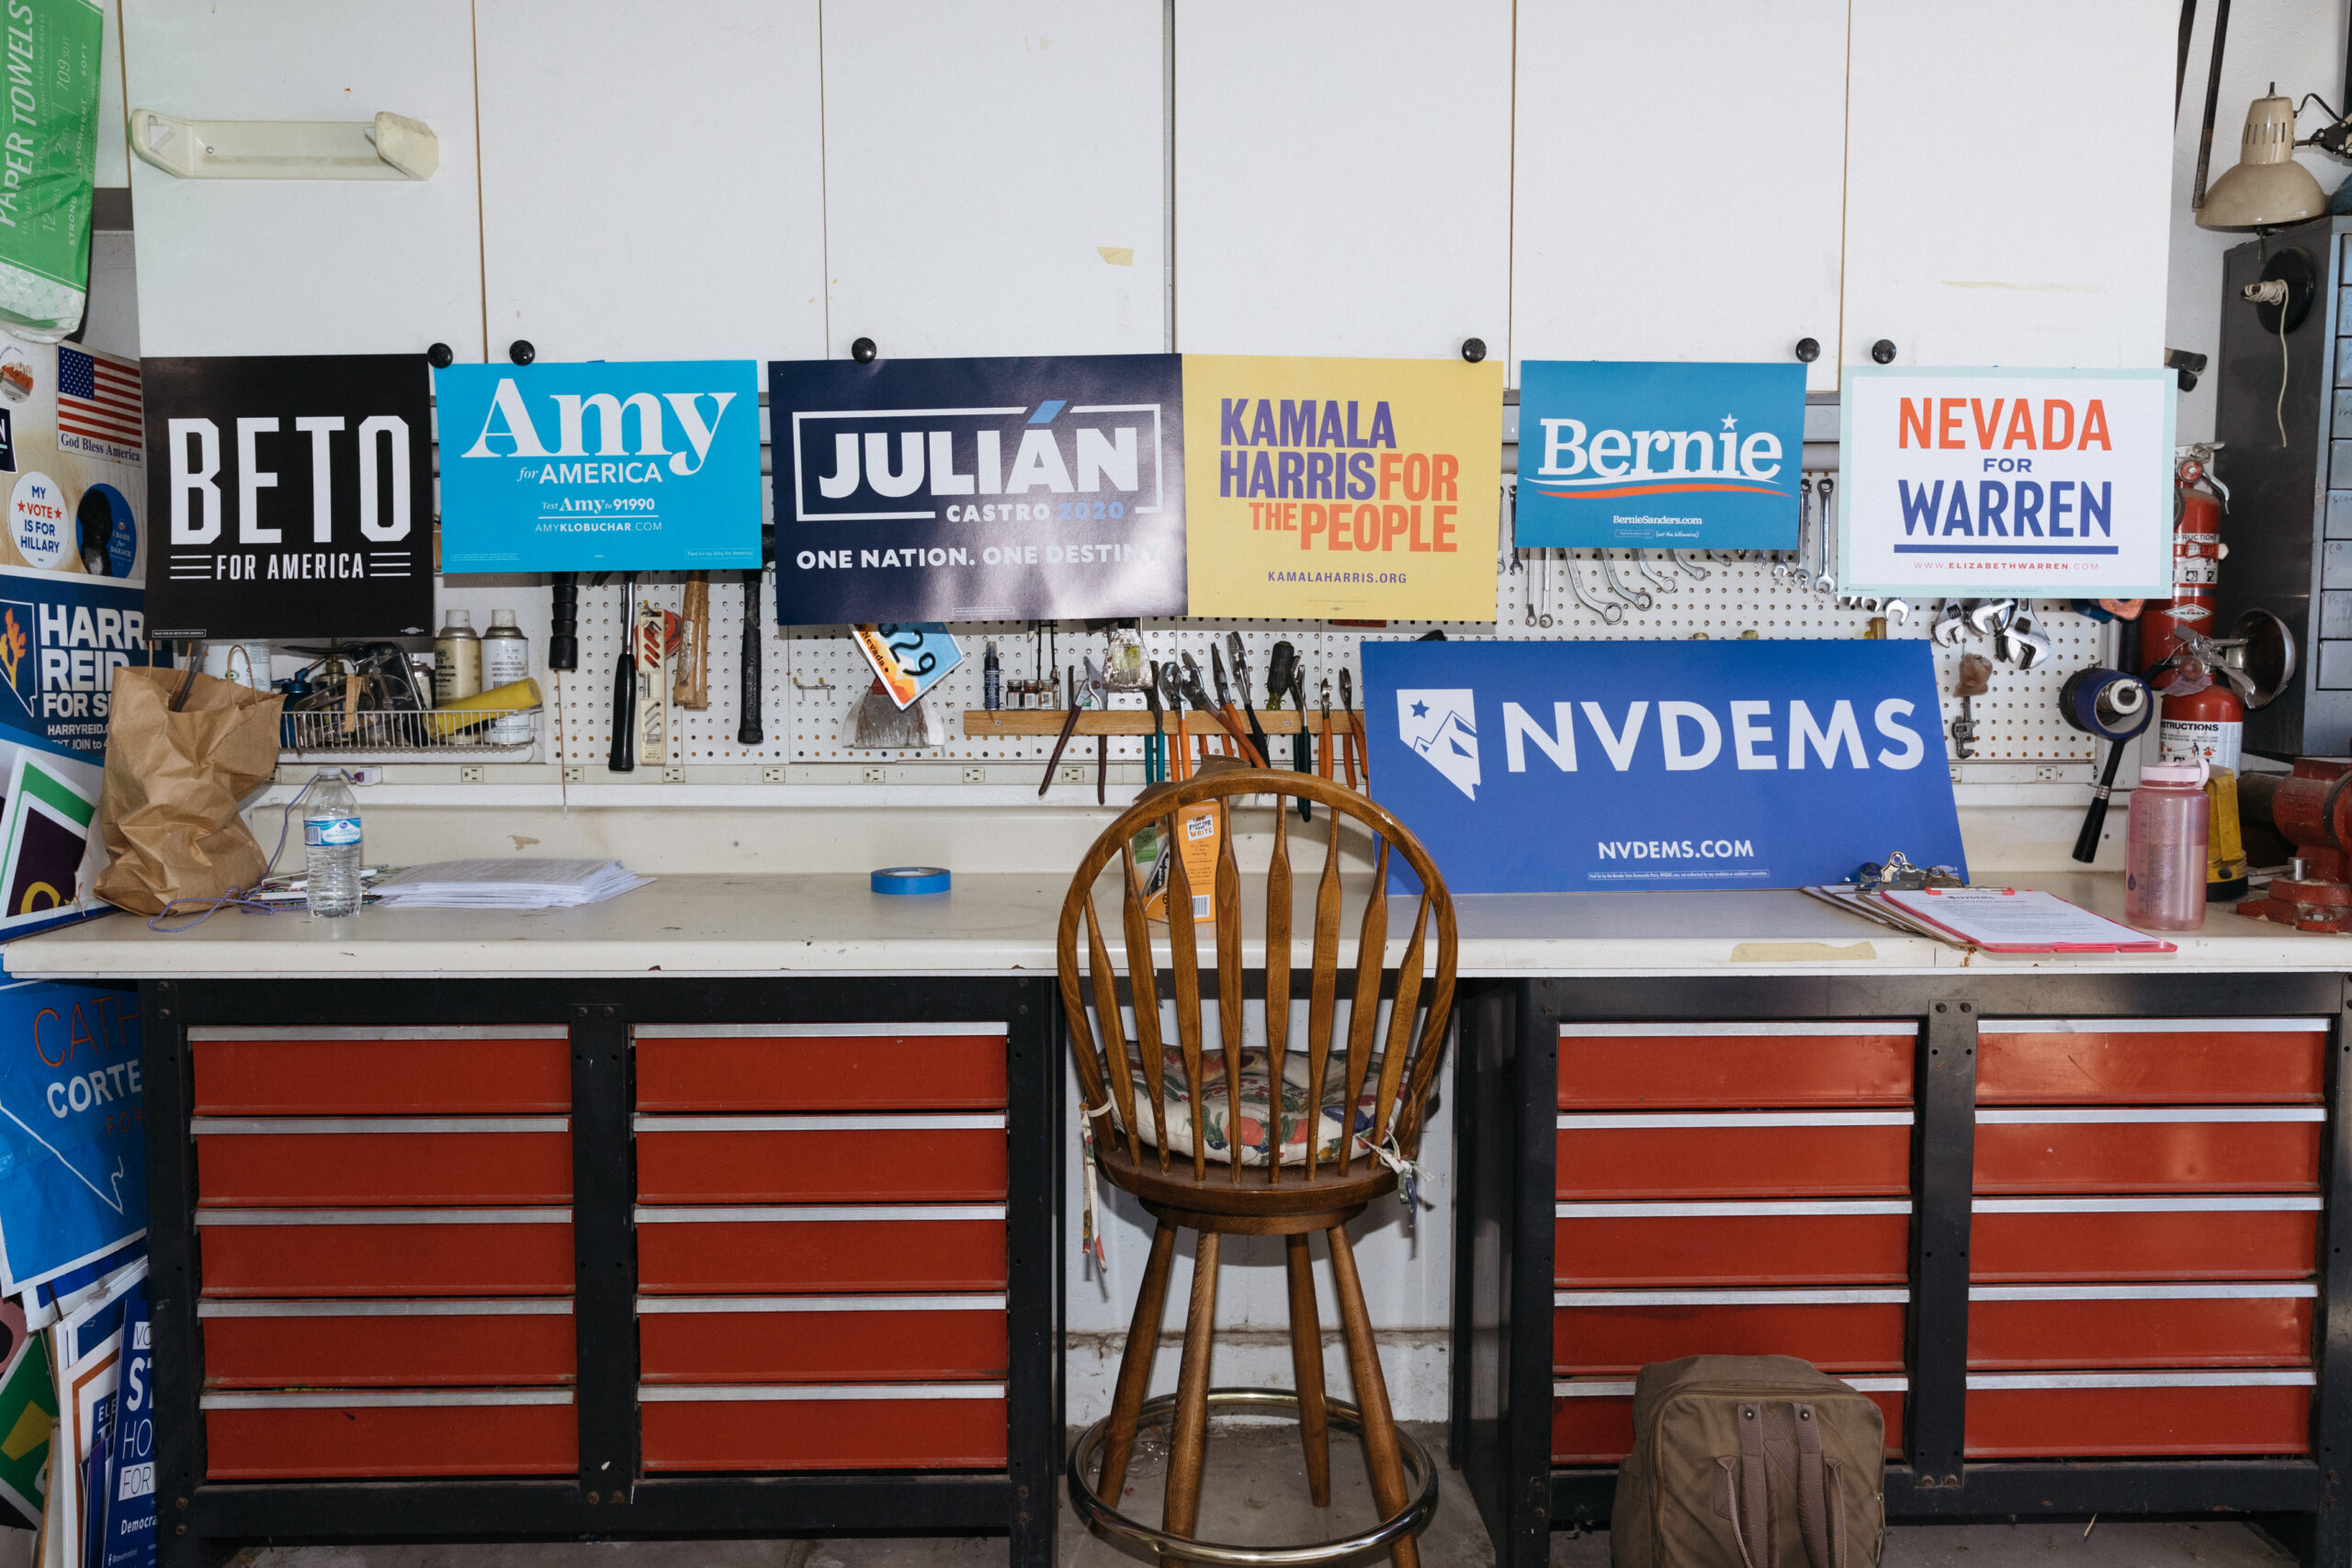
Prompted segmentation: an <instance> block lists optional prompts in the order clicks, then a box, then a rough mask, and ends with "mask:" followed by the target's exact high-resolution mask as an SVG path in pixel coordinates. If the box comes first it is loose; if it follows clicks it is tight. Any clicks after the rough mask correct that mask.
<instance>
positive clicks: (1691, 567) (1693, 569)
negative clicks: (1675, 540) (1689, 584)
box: [1666, 550, 1715, 582]
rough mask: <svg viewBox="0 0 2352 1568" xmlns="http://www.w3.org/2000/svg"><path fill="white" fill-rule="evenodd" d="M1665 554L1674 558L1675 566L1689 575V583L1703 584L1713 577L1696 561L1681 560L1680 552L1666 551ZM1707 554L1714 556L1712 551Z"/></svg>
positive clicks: (1710, 572)
mask: <svg viewBox="0 0 2352 1568" xmlns="http://www.w3.org/2000/svg"><path fill="white" fill-rule="evenodd" d="M1666 553H1667V554H1668V555H1669V556H1672V557H1673V558H1674V564H1675V565H1677V566H1679V567H1680V568H1681V569H1682V570H1684V571H1685V572H1687V573H1688V574H1690V578H1691V581H1693V582H1704V581H1707V579H1709V578H1711V577H1713V576H1714V575H1715V574H1714V573H1713V572H1712V571H1709V570H1707V569H1706V568H1705V567H1703V566H1701V565H1700V564H1699V563H1698V562H1696V561H1691V560H1685V559H1683V558H1682V552H1681V551H1680V550H1668V551H1667V552H1666ZM1707 553H1708V554H1709V555H1713V554H1714V552H1713V550H1710V551H1708V552H1707Z"/></svg>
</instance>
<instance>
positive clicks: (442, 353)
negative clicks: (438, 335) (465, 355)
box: [424, 343, 458, 370]
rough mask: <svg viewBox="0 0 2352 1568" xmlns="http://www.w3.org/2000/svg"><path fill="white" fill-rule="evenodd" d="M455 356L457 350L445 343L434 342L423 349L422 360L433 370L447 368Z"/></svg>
mask: <svg viewBox="0 0 2352 1568" xmlns="http://www.w3.org/2000/svg"><path fill="white" fill-rule="evenodd" d="M457 357H458V354H457V351H456V350H455V349H453V348H451V347H450V346H449V345H448V344H446V343H436V344H434V345H433V346H432V347H430V348H428V349H426V350H425V351H424V362H425V363H426V364H427V365H430V366H431V367H433V368H435V370H447V368H449V367H450V365H451V363H452V362H454V361H455V360H456V359H457Z"/></svg>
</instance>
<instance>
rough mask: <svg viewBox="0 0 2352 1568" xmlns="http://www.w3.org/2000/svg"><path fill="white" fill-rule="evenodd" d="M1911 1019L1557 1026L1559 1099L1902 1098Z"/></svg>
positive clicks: (1792, 1101)
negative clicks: (1845, 1021)
mask: <svg viewBox="0 0 2352 1568" xmlns="http://www.w3.org/2000/svg"><path fill="white" fill-rule="evenodd" d="M1917 1053H1918V1043H1917V1031H1916V1029H1915V1027H1914V1026H1913V1025H1911V1024H1908V1023H1564V1024H1562V1025H1560V1104H1561V1106H1562V1107H1563V1108H1564V1109H1565V1108H1571V1107H1581V1108H1586V1109H1591V1110H1600V1109H1603V1108H1607V1107H1611V1106H1642V1105H1655V1106H1696V1105H1722V1106H1767V1105H1908V1104H1910V1103H1911V1073H1912V1064H1913V1058H1914V1057H1915V1056H1916V1055H1917Z"/></svg>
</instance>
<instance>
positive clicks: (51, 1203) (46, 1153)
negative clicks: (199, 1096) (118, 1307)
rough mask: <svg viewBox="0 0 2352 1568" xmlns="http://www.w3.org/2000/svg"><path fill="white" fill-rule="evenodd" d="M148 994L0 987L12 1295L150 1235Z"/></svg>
mask: <svg viewBox="0 0 2352 1568" xmlns="http://www.w3.org/2000/svg"><path fill="white" fill-rule="evenodd" d="M141 1070H142V1069H141V1063H140V1056H139V996H138V993H136V992H134V991H116V990H107V989H105V988H103V987H96V986H68V985H59V984H56V983H53V982H49V981H24V982H20V983H17V984H15V985H5V986H0V1292H5V1293H6V1294H8V1295H12V1296H13V1295H16V1294H17V1293H18V1292H21V1291H24V1290H26V1289H27V1288H28V1287H29V1286H32V1285H34V1284H37V1283H39V1282H40V1281H41V1280H48V1279H51V1278H53V1277H55V1276H56V1275H59V1274H62V1273H63V1272H65V1271H66V1270H68V1269H73V1268H74V1267H75V1266H77V1265H79V1264H82V1263H85V1262H87V1261H88V1260H89V1259H91V1258H96V1257H99V1256H101V1255H103V1254H105V1253H107V1252H110V1251H112V1250H114V1249H115V1248H117V1247H120V1246H121V1245H122V1244H123V1243H124V1242H126V1241H129V1240H131V1239H132V1238H134V1237H137V1236H141V1235H145V1234H146V1231H147V1175H146V1171H147V1162H146V1157H145V1143H144V1134H143V1132H142V1130H141V1114H142V1106H143V1104H144V1100H145V1094H144V1090H145V1088H146V1086H145V1084H144V1083H143V1082H142V1081H141Z"/></svg>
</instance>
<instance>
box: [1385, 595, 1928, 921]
mask: <svg viewBox="0 0 2352 1568" xmlns="http://www.w3.org/2000/svg"><path fill="white" fill-rule="evenodd" d="M1363 667H1364V685H1365V688H1366V692H1365V698H1364V723H1365V728H1366V729H1367V732H1368V733H1369V735H1370V738H1371V742H1372V753H1373V757H1372V761H1373V769H1372V776H1373V779H1374V790H1373V793H1374V795H1376V796H1377V797H1378V799H1379V800H1380V803H1381V804H1382V805H1384V806H1385V807H1388V808H1389V809H1390V810H1391V811H1394V812H1395V813H1397V816H1398V817H1400V818H1403V819H1404V822H1405V825H1406V826H1407V827H1408V828H1410V829H1412V830H1413V831H1414V832H1415V833H1416V834H1417V835H1419V838H1420V840H1421V841H1422V843H1423V844H1425V845H1426V846H1428V849H1429V852H1430V854H1431V855H1433V856H1434V857H1435V858H1436V860H1437V863H1438V868H1439V869H1440V870H1441V871H1442V872H1443V873H1444V874H1445V879H1446V883H1447V885H1448V886H1450V887H1451V888H1452V889H1453V891H1454V892H1456V893H1551V892H1597V891H1606V890H1609V889H1613V888H1675V887H1683V888H1701V887H1797V886H1805V885H1808V884H1812V883H1821V882H1838V881H1843V880H1844V879H1846V878H1847V877H1849V876H1851V875H1852V874H1853V872H1854V869H1855V868H1856V867H1857V866H1859V865H1860V864H1861V863H1863V862H1865V861H1883V860H1884V859H1885V858H1886V857H1887V856H1888V855H1889V854H1891V853H1893V852H1894V851H1897V850H1900V851H1902V852H1904V853H1905V854H1906V855H1908V856H1909V857H1910V858H1911V859H1912V860H1913V861H1914V862H1915V863H1918V864H1921V865H1932V864H1938V863H1942V864H1950V865H1954V866H1960V867H1962V869H1963V870H1964V869H1965V862H1964V859H1963V856H1962V848H1961V841H1960V820H1959V816H1958V814H1957V812H1956V811H1955V810H1954V808H1953V805H1952V794H1951V774H1950V773H1949V772H1948V771H1947V770H1946V767H1945V765H1944V752H1943V743H1942V742H1943V737H1942V729H1941V719H1940V716H1939V705H1938V702H1937V697H1936V685H1935V667H1934V662H1933V658H1932V654H1931V650H1930V649H1929V648H1928V645H1927V644H1926V643H1925V642H1917V641H1903V642H1871V641H1860V640H1857V641H1853V642H1618V643H1577V642H1568V643H1519V644H1510V643H1464V642H1375V643H1366V644H1365V645H1364V649H1363Z"/></svg>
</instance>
